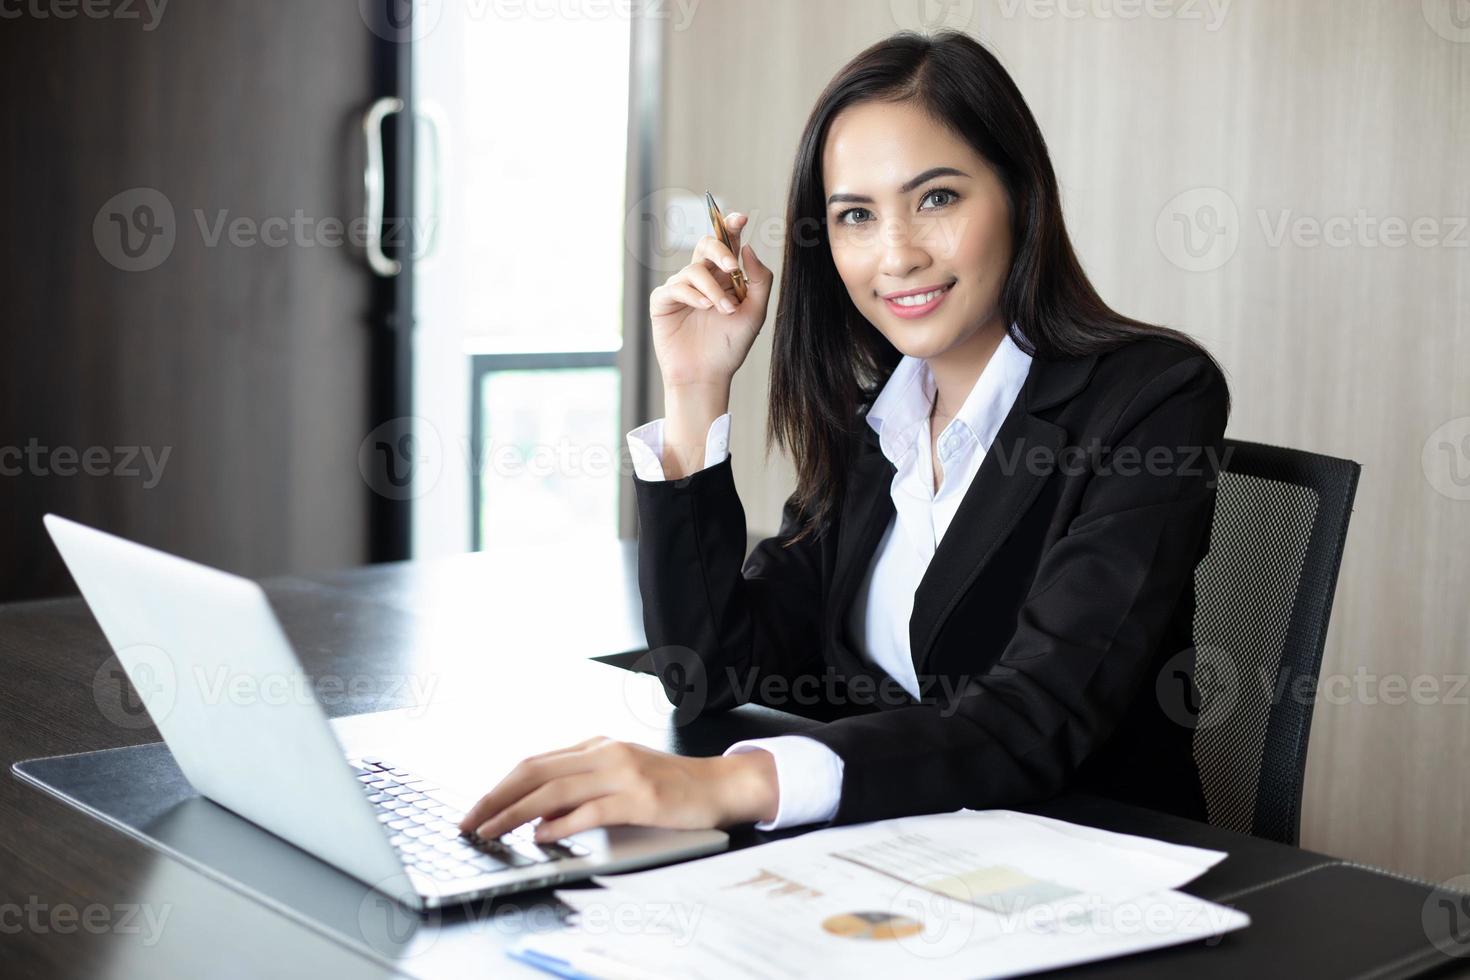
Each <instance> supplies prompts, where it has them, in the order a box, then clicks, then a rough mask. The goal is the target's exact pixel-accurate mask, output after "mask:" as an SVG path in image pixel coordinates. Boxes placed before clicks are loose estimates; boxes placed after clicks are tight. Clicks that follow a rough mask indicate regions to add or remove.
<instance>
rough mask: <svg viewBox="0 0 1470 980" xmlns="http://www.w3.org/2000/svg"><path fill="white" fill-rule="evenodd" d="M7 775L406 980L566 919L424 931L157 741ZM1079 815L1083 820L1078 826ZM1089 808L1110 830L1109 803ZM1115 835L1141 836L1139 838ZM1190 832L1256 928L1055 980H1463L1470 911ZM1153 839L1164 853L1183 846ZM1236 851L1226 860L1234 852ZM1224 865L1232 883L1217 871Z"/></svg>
mask: <svg viewBox="0 0 1470 980" xmlns="http://www.w3.org/2000/svg"><path fill="white" fill-rule="evenodd" d="M12 771H13V773H14V775H15V776H16V778H18V779H20V780H22V781H24V782H26V783H29V784H31V785H33V786H35V787H37V788H38V789H40V790H42V791H44V792H47V793H49V794H51V795H53V796H55V797H57V798H59V799H61V800H63V801H65V802H66V803H68V804H70V805H72V806H75V807H77V808H79V809H81V810H82V811H84V812H86V813H88V814H89V815H91V816H93V817H95V818H97V819H98V820H101V821H102V822H104V823H106V824H108V825H109V826H111V827H113V828H114V829H116V830H118V831H121V832H122V833H124V834H126V835H128V836H129V837H132V838H134V839H136V840H138V841H140V842H142V843H144V844H146V845H147V846H149V847H152V848H154V849H156V850H158V851H161V852H163V853H164V854H166V855H168V856H169V857H171V858H174V859H175V860H178V861H180V862H182V863H184V864H185V865H187V866H189V867H192V868H194V869H195V870H197V871H199V872H200V873H202V874H204V875H206V876H208V877H210V878H212V879H214V880H216V881H220V882H222V883H224V884H226V885H228V886H229V887H232V888H235V889H237V890H239V891H242V892H244V893H245V894H248V895H250V896H251V897H253V898H255V899H256V900H258V901H260V902H262V903H264V904H266V905H267V906H269V907H271V908H274V909H275V910H277V911H278V912H280V913H282V914H284V915H286V916H288V917H290V918H291V919H293V920H295V921H298V922H300V923H302V924H304V925H306V926H307V927H309V928H311V929H314V930H316V931H317V932H319V933H321V934H322V935H325V936H326V937H328V938H330V939H332V940H334V941H336V942H338V943H341V944H342V945H344V946H346V947H348V948H350V949H353V950H354V951H356V952H358V953H360V954H361V955H364V956H367V957H369V958H371V959H373V960H375V961H377V962H379V963H381V964H383V965H385V966H387V967H390V968H392V969H395V970H399V971H401V972H404V973H409V974H412V975H416V976H424V977H429V976H433V977H440V976H455V977H477V976H487V977H498V976H505V975H508V974H516V973H517V972H520V971H526V975H539V974H536V973H535V971H531V970H530V968H529V967H523V966H522V965H521V964H518V963H516V962H515V961H513V960H511V959H509V958H508V957H506V956H505V954H504V950H505V948H506V947H507V946H509V945H510V944H511V943H512V942H513V941H515V940H516V939H517V938H518V937H520V936H522V935H524V934H526V933H527V932H532V931H540V930H546V929H554V928H559V926H560V924H561V921H562V919H563V917H564V916H565V914H566V912H567V909H566V907H565V906H564V905H563V904H562V903H560V902H559V901H557V900H556V899H555V897H554V896H553V895H552V894H551V892H550V890H548V889H541V890H538V891H533V892H527V893H523V894H521V895H514V896H507V897H505V898H500V899H492V900H485V901H483V902H479V903H472V904H471V905H469V906H465V907H459V908H450V909H444V910H436V911H433V912H430V913H428V914H427V915H424V916H420V915H418V914H415V913H413V912H410V911H408V910H405V909H403V908H402V907H400V906H398V905H397V904H396V903H395V902H393V901H392V900H390V899H388V898H387V897H386V896H383V895H381V894H379V893H378V892H375V891H373V890H372V889H369V888H368V887H367V886H365V885H363V884H361V883H360V882H358V881H356V880H355V879H353V878H351V877H350V876H348V875H346V874H343V873H342V872H340V871H337V870H336V869H334V868H332V867H330V866H329V865H327V864H325V863H323V862H321V861H318V860H315V859H314V858H311V857H310V856H308V855H306V854H304V853H303V852H302V851H300V850H299V849H298V848H296V847H295V846H294V845H292V844H289V843H287V842H286V841H283V840H281V839H280V838H278V837H276V836H275V835H273V834H270V833H269V832H267V831H264V830H262V829H260V828H259V827H256V826H255V825H254V824H252V823H250V822H249V821H247V820H245V819H243V818H241V817H238V816H236V815H235V814H234V813H231V812H230V811H229V810H226V809H225V808H223V807H220V806H218V805H216V804H214V803H212V802H210V801H209V800H206V799H204V798H203V797H201V796H199V795H198V793H196V792H195V790H194V788H193V787H192V786H191V785H190V784H189V782H188V780H186V779H185V778H184V776H183V774H182V773H181V772H180V771H179V769H178V767H177V766H176V765H175V763H174V760H173V756H172V755H170V754H169V752H168V749H167V747H166V746H165V745H164V744H163V743H162V742H154V743H150V744H146V745H138V746H132V747H128V748H120V749H106V750H102V751H97V752H84V753H79V754H75V755H65V756H54V757H51V758H46V759H35V760H31V761H28V762H18V763H16V764H15V765H14V766H13V767H12ZM1079 805H1080V807H1081V812H1076V811H1078V809H1079ZM1092 805H1094V806H1097V807H1100V808H1101V810H1100V812H1108V813H1114V818H1113V820H1114V821H1116V820H1117V819H1118V818H1117V816H1116V812H1115V811H1114V810H1113V809H1111V808H1110V805H1109V804H1107V803H1106V802H1105V801H1099V802H1097V803H1095V804H1092ZM1088 806H1089V803H1088V802H1087V800H1086V798H1082V802H1081V803H1080V804H1078V803H1071V804H1068V805H1066V806H1065V807H1063V808H1061V809H1057V808H1049V807H1045V806H1043V807H1036V808H1034V809H1036V810H1037V811H1038V812H1047V811H1048V810H1052V811H1053V815H1056V816H1060V817H1063V818H1064V819H1078V818H1080V817H1084V816H1085V815H1086V813H1087V809H1088ZM1158 819H1160V820H1161V821H1163V823H1164V824H1166V825H1167V824H1171V823H1172V822H1175V821H1176V818H1172V817H1168V816H1167V815H1162V814H1161V815H1158ZM1083 822H1088V823H1092V822H1093V821H1090V820H1084V821H1083ZM1108 822H1109V821H1106V820H1104V821H1099V822H1098V823H1099V825H1102V824H1104V823H1108ZM1183 823H1189V822H1187V821H1185V822H1183ZM1109 829H1118V830H1124V831H1127V832H1133V833H1144V834H1149V829H1148V828H1143V827H1134V826H1128V827H1123V826H1116V827H1110V828H1109ZM1154 829H1156V830H1158V831H1164V830H1166V829H1174V828H1169V827H1165V826H1161V827H1158V828H1154ZM1188 829H1189V830H1192V831H1193V832H1194V836H1197V837H1202V838H1204V839H1198V840H1189V839H1181V840H1179V842H1180V843H1191V844H1195V843H1197V844H1199V845H1200V846H1220V847H1222V849H1229V850H1230V851H1231V854H1232V857H1230V858H1227V859H1226V860H1225V861H1224V862H1222V863H1221V865H1218V866H1217V870H1219V871H1220V872H1222V873H1221V874H1215V873H1213V872H1212V873H1211V874H1208V875H1206V876H1203V877H1201V878H1200V879H1197V880H1196V881H1195V882H1193V883H1191V884H1190V885H1188V886H1186V887H1185V888H1184V890H1185V891H1188V892H1191V893H1193V894H1196V895H1200V896H1202V897H1205V898H1209V899H1211V900H1212V901H1217V902H1220V903H1221V904H1225V905H1229V906H1232V907H1235V908H1238V909H1240V910H1241V911H1243V912H1246V913H1247V914H1249V915H1250V916H1251V925H1250V926H1249V927H1247V928H1245V929H1243V930H1238V931H1236V932H1232V933H1228V934H1226V935H1225V936H1223V937H1217V938H1216V939H1215V940H1212V941H1206V942H1203V943H1192V944H1188V945H1184V946H1177V947H1170V948H1166V949H1162V950H1156V951H1152V952H1148V953H1143V954H1136V955H1133V956H1128V957H1124V958H1121V959H1116V960H1109V961H1105V962H1101V963H1096V964H1090V965H1087V966H1082V967H1076V968H1072V969H1069V970H1066V971H1060V973H1059V974H1058V975H1066V976H1075V977H1099V978H1102V977H1109V978H1110V977H1125V976H1126V977H1148V976H1157V977H1174V976H1178V975H1181V974H1187V975H1189V976H1190V977H1191V978H1192V980H1208V978H1212V977H1222V978H1223V977H1232V978H1234V977H1239V976H1242V975H1252V974H1254V975H1259V976H1312V977H1375V978H1376V977H1383V978H1391V977H1411V976H1421V975H1424V974H1426V973H1429V972H1434V971H1443V972H1445V974H1446V975H1449V974H1450V973H1456V974H1458V973H1459V972H1462V971H1463V972H1464V973H1466V974H1467V975H1470V896H1467V895H1459V894H1457V893H1450V892H1445V891H1443V890H1441V889H1436V888H1435V887H1434V886H1431V885H1429V884H1426V883H1423V882H1418V881H1414V880H1411V879H1407V878H1402V877H1398V876H1394V875H1390V874H1388V873H1384V872H1380V871H1377V870H1375V869H1371V868H1364V867H1360V866H1356V865H1352V864H1349V863H1346V862H1341V861H1334V860H1331V859H1325V858H1323V857H1322V856H1321V855H1315V854H1312V852H1309V851H1301V850H1299V849H1294V848H1286V847H1284V846H1282V845H1277V844H1272V843H1270V842H1266V841H1255V840H1253V839H1250V838H1240V839H1239V840H1236V841H1231V842H1228V843H1226V842H1222V841H1221V840H1219V839H1217V838H1218V836H1219V834H1220V833H1223V832H1219V831H1217V830H1216V829H1215V828H1209V827H1205V826H1204V825H1194V824H1189V828H1188ZM1150 835H1151V836H1159V837H1161V838H1164V839H1170V840H1173V839H1177V838H1179V837H1180V836H1181V835H1180V834H1178V833H1163V832H1159V833H1157V834H1150ZM773 836H774V835H773ZM783 836H784V835H783ZM1185 836H1189V835H1185ZM737 839H738V835H737ZM756 842H758V841H756V840H752V841H750V843H756ZM732 843H734V841H732ZM1232 843H1233V844H1234V845H1235V846H1233V847H1231V846H1229V844H1232ZM737 846H738V845H737ZM1237 852H1239V858H1240V860H1237V859H1236V854H1237ZM1273 859H1274V860H1275V870H1276V872H1277V873H1276V874H1274V875H1273V874H1267V873H1266V872H1267V870H1268V868H1270V867H1271V866H1270V865H1268V864H1267V862H1268V861H1272V860H1273ZM1232 862H1234V863H1235V866H1234V869H1231V870H1227V866H1228V865H1230V864H1231V863H1232ZM1241 868H1246V869H1248V871H1247V872H1244V873H1243V872H1242V871H1241V870H1240V869H1241Z"/></svg>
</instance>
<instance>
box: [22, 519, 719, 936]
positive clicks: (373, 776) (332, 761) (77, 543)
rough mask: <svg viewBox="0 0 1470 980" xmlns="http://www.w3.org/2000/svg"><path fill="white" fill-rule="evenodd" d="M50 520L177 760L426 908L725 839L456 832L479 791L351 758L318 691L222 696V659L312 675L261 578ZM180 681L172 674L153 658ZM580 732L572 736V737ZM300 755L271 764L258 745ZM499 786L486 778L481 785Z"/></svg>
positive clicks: (272, 754)
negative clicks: (159, 670) (161, 668)
mask: <svg viewBox="0 0 1470 980" xmlns="http://www.w3.org/2000/svg"><path fill="white" fill-rule="evenodd" d="M45 522H46V528H47V530H48V531H49V532H50V533H51V538H52V540H53V541H55V542H56V547H57V549H58V550H59V551H60V552H61V556H62V558H63V559H64V560H65V562H66V565H67V568H68V569H69V570H70V571H71V574H72V578H74V579H75V580H76V583H77V586H78V587H79V588H80V589H81V592H82V596H83V597H84V598H85V599H86V601H87V605H88V606H90V607H91V609H92V613H93V615H94V616H96V618H97V622H98V623H99V624H100V625H101V627H102V631H103V633H104V634H105V635H106V637H107V641H108V643H109V644H111V646H112V649H113V651H114V652H115V653H116V654H117V657H118V661H119V662H120V663H121V664H122V667H123V670H124V671H126V673H127V675H128V679H129V681H130V682H131V683H132V685H133V687H134V688H135V689H136V690H137V692H138V696H139V698H140V699H141V700H142V702H143V705H144V707H146V708H147V709H148V711H149V715H150V717H151V718H152V720H153V722H154V724H155V725H156V726H157V728H158V731H159V733H160V734H161V735H162V736H163V738H164V741H165V742H167V743H168V747H169V751H170V752H171V753H172V754H173V756H174V759H175V760H176V761H177V762H178V765H179V769H180V770H182V771H183V773H184V775H185V776H186V777H188V779H189V782H190V783H191V784H193V786H194V788H195V789H196V790H198V791H199V793H200V794H201V795H203V796H205V797H207V798H209V799H211V800H213V801H214V802H215V803H218V804H219V805H221V806H223V807H226V808H228V809H230V810H232V811H234V812H235V813H237V814H239V815H240V816H242V817H244V818H245V819H247V820H249V821H251V822H252V823H255V824H257V825H259V826H261V827H263V828H265V829H266V830H268V831H270V832H271V833H273V834H276V835H277V836H279V837H282V838H284V839H286V840H287V841H290V842H291V843H292V844H295V845H296V846H297V847H299V848H301V849H302V850H304V851H306V852H308V853H309V854H311V855H313V856H315V857H317V858H319V859H321V860H322V861H325V862H326V863H328V864H330V865H332V866H333V867H336V868H338V869H340V870H342V871H344V872H346V873H347V874H349V875H351V876H352V877H354V878H356V879H358V880H359V881H362V882H364V883H365V884H367V885H370V886H372V887H373V888H376V889H378V890H379V891H382V892H384V893H386V894H388V895H390V896H391V897H393V898H394V899H396V900H398V901H400V902H402V903H403V904H404V905H407V906H409V907H410V908H415V909H421V910H423V909H430V908H437V907H439V906H442V905H448V904H453V903H458V902H465V901H469V900H471V899H476V898H482V897H485V896H489V895H497V894H502V893H506V892H515V891H523V890H525V889H528V888H537V887H541V886H544V885H549V884H556V883H559V882H565V881H573V880H576V879H579V878H586V877H588V876H589V875H592V874H606V873H611V872H614V871H624V870H630V869H632V868H637V867H643V866H646V865H650V864H657V863H661V862H665V861H670V860H676V859H680V858H688V857H696V856H699V855H701V854H709V853H713V852H715V851H721V850H724V849H725V847H726V846H727V845H728V843H729V838H728V836H727V835H726V834H725V833H724V832H723V831H719V830H698V831H687V830H655V829H652V828H646V827H609V828H603V829H598V830H594V831H588V832H586V833H582V834H576V835H574V836H572V837H569V838H567V839H565V840H562V841H558V842H555V843H552V844H536V843H535V842H534V841H533V839H532V827H531V825H530V824H526V825H524V826H522V827H519V828H516V829H515V830H514V831H511V832H510V833H508V834H505V835H503V836H502V837H500V838H499V839H496V840H482V839H480V838H479V837H475V836H467V835H463V834H461V833H460V831H459V828H458V822H459V820H461V819H462V818H463V815H464V812H465V808H466V807H467V806H468V805H469V804H470V802H471V801H472V800H474V799H477V798H478V794H477V793H476V794H473V795H465V794H462V793H458V792H455V791H454V788H453V787H440V786H436V785H433V784H432V783H430V782H428V781H427V780H424V779H420V778H418V777H417V776H416V775H415V774H414V773H413V772H411V771H409V770H407V769H404V768H402V767H400V766H398V765H396V764H395V762H394V760H393V759H392V758H391V757H387V756H385V757H381V758H380V757H376V756H374V757H367V758H348V757H347V756H346V754H345V751H344V749H343V746H342V744H341V743H340V742H339V741H338V740H337V737H336V734H335V733H334V732H333V730H332V727H331V725H330V724H328V722H327V717H326V714H325V712H324V711H323V710H322V708H321V705H319V704H317V703H316V702H315V701H314V700H312V699H310V698H300V697H284V698H260V697H257V698H229V697H218V696H210V695H211V693H213V694H215V695H217V693H218V692H217V691H215V692H210V691H207V690H206V689H205V688H206V687H207V685H204V684H199V683H189V682H188V679H190V678H203V677H208V676H216V677H217V676H219V672H220V671H221V670H222V669H225V670H228V671H229V672H230V673H231V674H236V675H238V674H245V675H249V676H252V677H254V678H256V679H273V680H274V681H275V682H276V683H277V684H280V683H283V682H289V683H292V684H294V685H296V686H295V687H294V688H293V690H308V691H309V690H311V687H310V684H309V683H305V673H304V671H303V670H302V667H301V664H300V661H299V660H297V658H296V655H295V653H294V652H293V651H292V649H291V644H290V642H289V641H288V640H287V638H286V635H285V633H284V632H283V631H282V629H281V626H280V623H279V622H278V621H277V620H276V617H275V614H274V612H273V611H272V610H271V607H270V603H269V602H268V601H267V599H266V596H265V592H264V591H263V590H262V589H261V588H260V586H259V585H257V584H256V583H254V582H252V581H250V580H249V579H245V578H240V577H238V576H235V575H230V574H227V573H225V572H221V571H219V570H217V569H213V568H209V567H208V566H205V565H200V564H197V563H195V562H191V561H187V560H185V559H183V558H178V557H176V556H174V555H169V554H166V553H164V552H161V551H156V550H154V549H152V548H146V547H144V546H142V545H139V544H135V543H133V542H131V541H127V540H124V539H123V538H119V537H116V536H114V535H111V534H105V533H103V532H101V531H98V530H95V529H93V528H89V527H86V526H85V525H82V524H78V523H76V522H74V521H69V520H66V519H65V518H61V517H57V516H55V515H54V514H48V515H46V518H45ZM160 656H163V657H167V659H168V663H169V665H170V667H171V668H172V670H173V676H174V677H176V678H178V681H177V682H176V683H174V684H172V685H168V686H167V689H166V690H164V689H163V688H162V687H161V686H160V685H158V684H157V683H156V681H155V678H156V677H157V674H156V672H155V668H156V666H157V664H156V663H155V661H156V660H157V658H159V657H160ZM569 740H570V739H569ZM283 759H284V760H290V762H289V763H286V764H280V763H275V762H272V763H271V764H265V765H262V760H283ZM485 788H487V787H479V788H478V789H480V790H483V789H485Z"/></svg>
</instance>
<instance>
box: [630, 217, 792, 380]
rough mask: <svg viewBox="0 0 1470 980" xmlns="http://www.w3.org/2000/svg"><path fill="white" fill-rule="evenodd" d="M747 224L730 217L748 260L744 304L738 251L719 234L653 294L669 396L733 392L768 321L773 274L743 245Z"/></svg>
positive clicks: (656, 340) (657, 350) (657, 346)
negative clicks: (736, 275)
mask: <svg viewBox="0 0 1470 980" xmlns="http://www.w3.org/2000/svg"><path fill="white" fill-rule="evenodd" d="M746 221H747V216H746V215H743V214H739V213H734V212H732V213H731V214H729V215H728V216H726V218H725V226H726V227H727V228H728V229H729V231H730V237H731V238H732V239H733V240H734V245H735V252H739V253H740V254H741V255H742V256H743V257H744V260H745V261H744V267H745V279H746V290H745V300H744V301H743V302H741V303H736V301H735V287H734V284H733V282H732V281H731V279H730V273H729V271H728V270H730V269H733V268H735V264H734V263H735V252H732V251H731V250H730V249H729V248H726V247H725V245H724V244H723V243H722V242H721V241H720V240H719V239H718V238H716V237H715V236H714V235H706V236H705V237H704V238H702V239H700V241H699V244H698V245H696V246H695V248H694V256H693V258H692V260H691V261H690V263H689V264H688V265H686V266H685V267H684V268H682V269H680V270H679V271H678V272H676V273H674V274H673V275H672V276H670V277H669V278H668V279H667V280H666V281H665V282H664V284H663V285H662V286H659V287H658V288H656V289H655V290H654V291H653V292H652V293H651V294H649V297H648V313H649V316H650V317H651V319H652V321H653V351H654V355H655V356H656V357H657V358H658V366H659V370H660V371H662V372H663V380H664V389H665V391H666V392H669V391H672V390H675V389H683V388H703V389H718V388H721V387H724V388H728V387H729V384H730V379H731V378H733V377H734V375H735V372H736V370H737V369H739V367H740V365H741V364H743V363H745V357H746V355H747V354H749V353H750V348H751V345H752V344H754V343H755V338H756V336H757V335H758V334H759V333H760V330H761V326H762V325H763V324H764V323H765V320H766V306H767V303H768V302H769V301H770V296H771V279H772V276H771V270H770V269H768V268H766V266H765V265H764V264H763V263H762V262H761V260H760V258H759V257H757V256H756V254H755V250H754V249H753V248H751V247H750V246H749V245H746V246H744V247H743V248H742V247H741V244H740V232H741V230H742V229H744V227H745V224H746ZM727 309H728V312H727Z"/></svg>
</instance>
